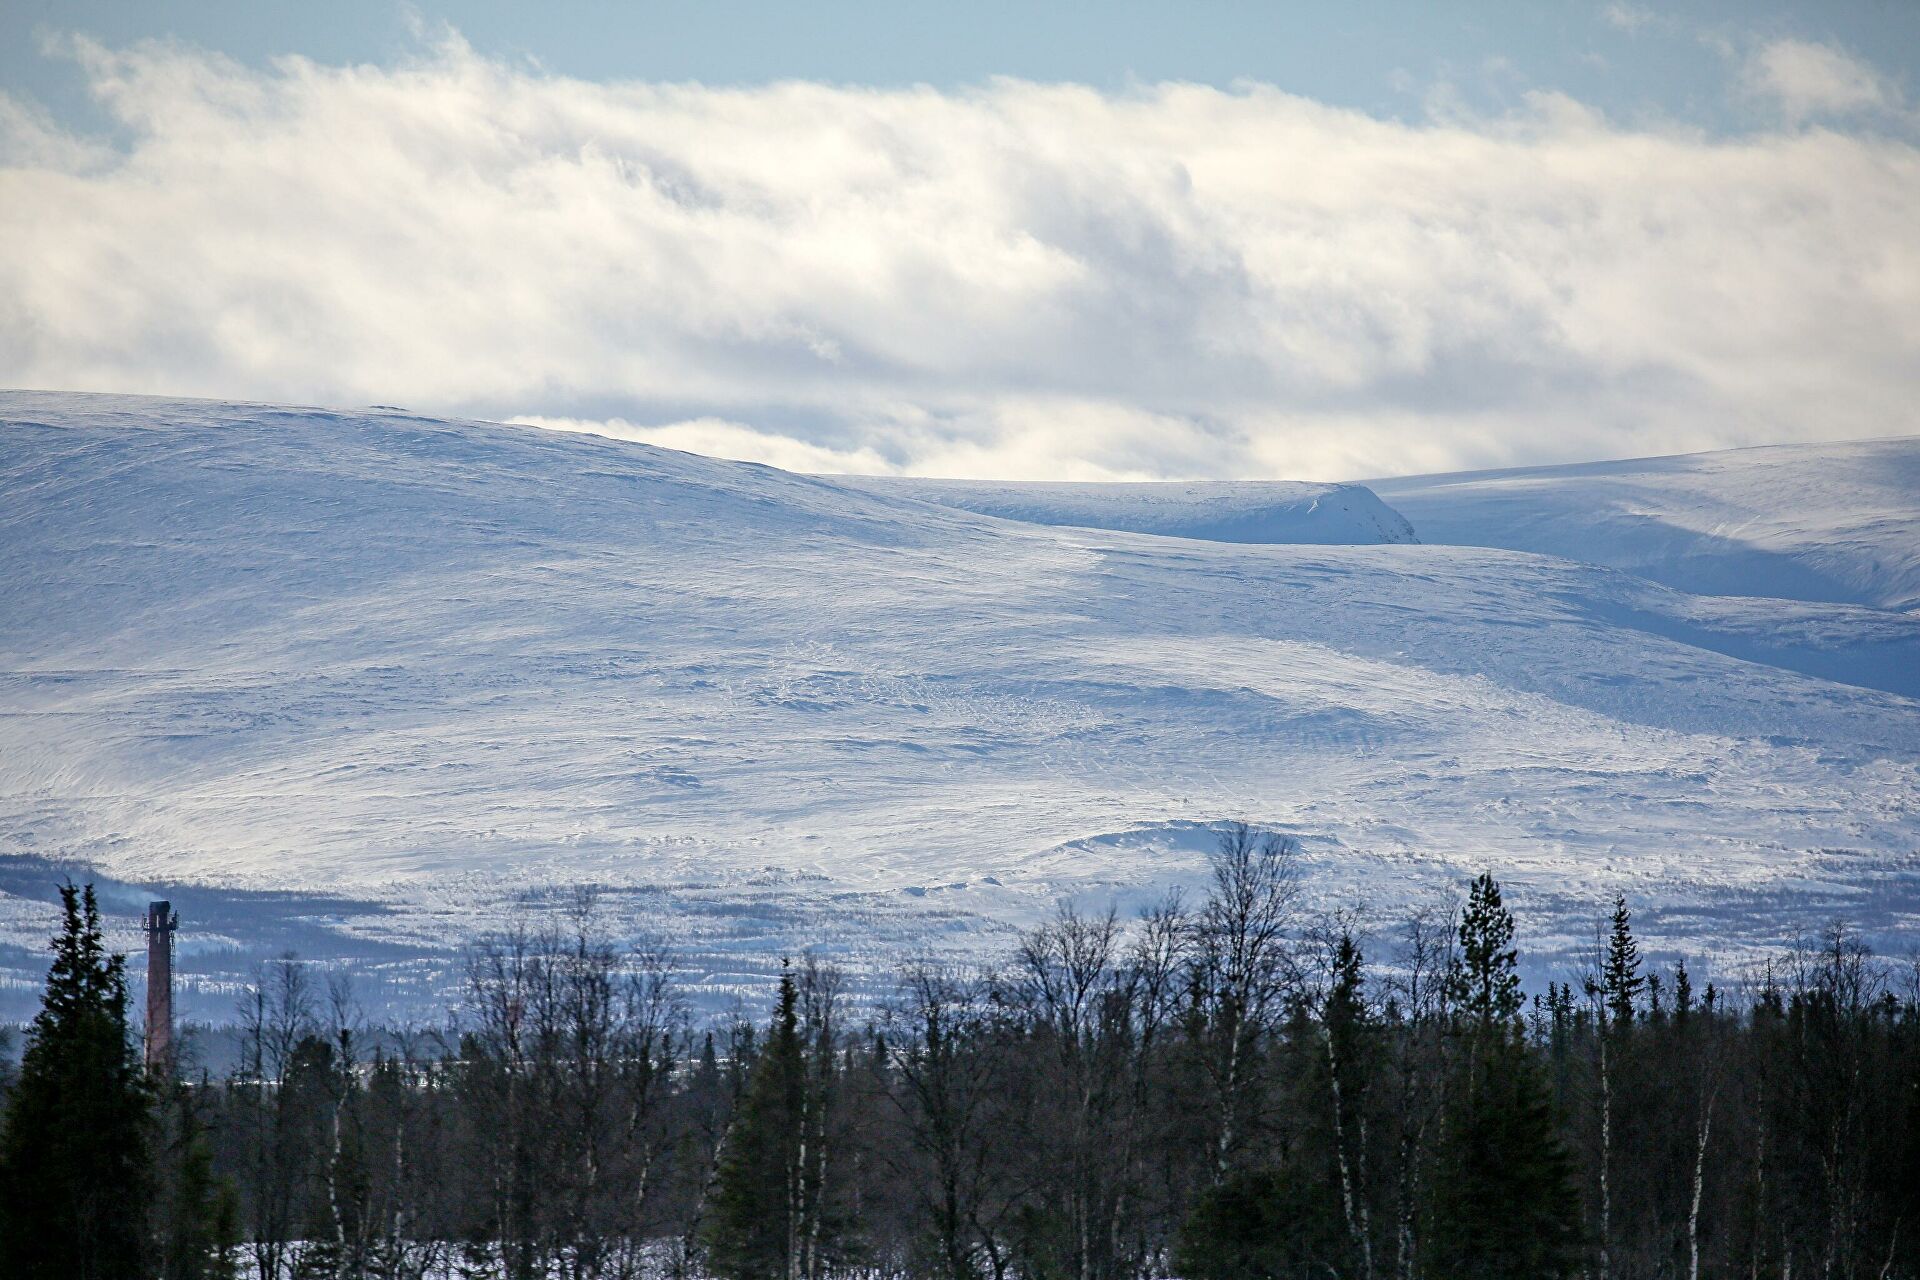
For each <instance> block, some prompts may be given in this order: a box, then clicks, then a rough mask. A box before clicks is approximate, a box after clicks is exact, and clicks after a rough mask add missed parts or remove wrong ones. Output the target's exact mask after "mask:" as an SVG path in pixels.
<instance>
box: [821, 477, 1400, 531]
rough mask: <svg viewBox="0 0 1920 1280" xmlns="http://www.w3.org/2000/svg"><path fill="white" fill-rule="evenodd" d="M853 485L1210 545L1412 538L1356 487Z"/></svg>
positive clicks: (869, 480) (878, 481)
mask: <svg viewBox="0 0 1920 1280" xmlns="http://www.w3.org/2000/svg"><path fill="white" fill-rule="evenodd" d="M828 478H830V479H836V480H838V481H839V482H840V483H841V484H843V485H846V486H847V487H849V488H855V489H861V490H865V491H866V492H868V493H879V494H890V495H893V496H896V497H904V498H915V499H918V500H919V501H921V502H930V503H933V504H934V505H935V506H942V507H954V508H957V509H959V510H961V511H973V512H977V513H978V514H980V515H986V516H998V517H1000V518H1001V519H1004V520H1018V521H1021V522H1023V523H1026V524H1045V525H1072V526H1078V527H1081V528H1087V529H1114V530H1119V531H1121V532H1124V533H1152V534H1158V535H1160V536H1162V537H1170V538H1199V539H1202V540H1204V541H1208V542H1287V543H1302V544H1308V545H1331V546H1342V545H1363V544H1372V543H1383V542H1413V541H1415V538H1414V535H1413V527H1412V526H1411V525H1409V524H1408V523H1407V521H1406V518H1405V517H1404V516H1402V515H1401V514H1400V513H1399V512H1397V511H1395V510H1394V509H1393V508H1392V507H1389V506H1388V505H1387V504H1386V503H1384V502H1382V501H1380V499H1379V498H1378V497H1376V496H1375V495H1374V493H1373V492H1372V491H1371V490H1369V489H1367V488H1366V487H1365V486H1363V485H1357V484H1304V483H1300V482H1296V481H1269V482H1250V483H1240V482H1234V481H1211V482H1198V483H1191V484H1172V483H1157V482H1151V481H1142V482H1138V483H1133V484H1072V483H1057V482H1049V481H1001V482H997V483H996V482H990V481H975V480H918V479H911V478H908V477H901V476H837V477H828Z"/></svg>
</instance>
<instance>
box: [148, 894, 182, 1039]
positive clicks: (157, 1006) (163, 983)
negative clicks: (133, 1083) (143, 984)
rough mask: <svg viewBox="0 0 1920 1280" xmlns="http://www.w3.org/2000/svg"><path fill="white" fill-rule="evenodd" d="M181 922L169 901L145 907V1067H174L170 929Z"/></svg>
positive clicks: (171, 935) (171, 940) (171, 943)
mask: <svg viewBox="0 0 1920 1280" xmlns="http://www.w3.org/2000/svg"><path fill="white" fill-rule="evenodd" d="M179 925H180V917H179V916H177V915H175V914H174V911H173V904H172V903H171V902H154V903H150V904H148V906H147V1070H148V1071H150V1072H152V1073H153V1074H155V1075H167V1074H169V1073H171V1072H172V1070H173V931H174V930H175V929H176V928H178V927H179Z"/></svg>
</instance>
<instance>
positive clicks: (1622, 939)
mask: <svg viewBox="0 0 1920 1280" xmlns="http://www.w3.org/2000/svg"><path fill="white" fill-rule="evenodd" d="M1645 986H1646V979H1645V978H1643V977H1642V976H1641V974H1640V944H1639V943H1638V942H1635V941H1634V938H1633V915H1632V913H1631V912H1629V911H1628V910H1627V900H1626V898H1624V897H1618V898H1615V899H1614V900H1613V928H1612V931H1611V932H1610V933H1609V934H1608V936H1607V958H1606V960H1605V961H1604V962H1603V963H1602V965H1601V970H1600V990H1601V993H1602V995H1603V997H1604V999H1605V1001H1606V1006H1607V1017H1608V1020H1609V1021H1610V1022H1612V1023H1614V1024H1615V1025H1616V1026H1622V1027H1624V1026H1626V1025H1628V1024H1630V1023H1631V1022H1632V1021H1633V1010H1634V1002H1635V1000H1636V999H1638V997H1639V995H1640V992H1641V990H1642V989H1643V988H1644V987H1645Z"/></svg>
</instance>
